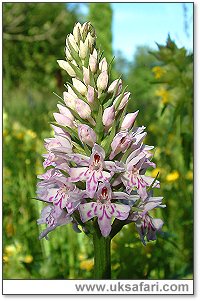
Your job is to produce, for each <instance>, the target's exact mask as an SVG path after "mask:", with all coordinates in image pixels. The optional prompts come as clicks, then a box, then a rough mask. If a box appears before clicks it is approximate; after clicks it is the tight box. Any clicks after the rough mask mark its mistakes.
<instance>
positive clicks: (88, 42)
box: [85, 32, 95, 48]
mask: <svg viewBox="0 0 200 301" xmlns="http://www.w3.org/2000/svg"><path fill="white" fill-rule="evenodd" d="M85 43H86V45H89V47H90V48H92V47H93V45H94V43H95V38H94V37H92V36H91V33H90V32H89V33H88V34H87V37H86V39H85Z"/></svg>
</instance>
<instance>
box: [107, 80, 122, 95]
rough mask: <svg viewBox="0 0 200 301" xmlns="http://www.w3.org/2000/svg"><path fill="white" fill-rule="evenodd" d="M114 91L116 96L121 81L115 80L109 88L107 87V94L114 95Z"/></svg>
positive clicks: (119, 90)
mask: <svg viewBox="0 0 200 301" xmlns="http://www.w3.org/2000/svg"><path fill="white" fill-rule="evenodd" d="M116 89H117V92H116V96H118V95H119V93H120V92H121V89H122V80H121V79H116V80H114V81H113V82H112V83H111V84H110V86H109V87H108V93H114V92H115V90H116Z"/></svg>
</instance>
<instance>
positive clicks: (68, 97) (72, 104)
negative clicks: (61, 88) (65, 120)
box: [63, 92, 77, 110]
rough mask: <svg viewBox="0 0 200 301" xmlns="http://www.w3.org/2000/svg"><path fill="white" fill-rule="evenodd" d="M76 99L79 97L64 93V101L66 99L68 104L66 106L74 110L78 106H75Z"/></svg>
mask: <svg viewBox="0 0 200 301" xmlns="http://www.w3.org/2000/svg"><path fill="white" fill-rule="evenodd" d="M76 98H77V96H76V97H75V96H74V95H72V94H71V93H69V92H64V93H63V99H64V102H65V103H66V106H67V107H69V108H70V109H72V110H75V108H76V105H75V99H76Z"/></svg>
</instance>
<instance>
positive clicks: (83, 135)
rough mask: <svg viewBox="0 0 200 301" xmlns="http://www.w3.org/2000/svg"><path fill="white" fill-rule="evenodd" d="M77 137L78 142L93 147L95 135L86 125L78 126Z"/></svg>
mask: <svg viewBox="0 0 200 301" xmlns="http://www.w3.org/2000/svg"><path fill="white" fill-rule="evenodd" d="M78 135H79V138H80V140H81V141H82V142H83V143H86V144H88V145H89V146H91V147H93V146H94V143H95V142H96V134H95V132H94V130H93V129H92V128H90V127H89V126H88V125H86V124H79V125H78Z"/></svg>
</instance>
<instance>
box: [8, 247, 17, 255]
mask: <svg viewBox="0 0 200 301" xmlns="http://www.w3.org/2000/svg"><path fill="white" fill-rule="evenodd" d="M16 251H17V250H16V247H15V246H14V245H8V246H6V247H5V252H6V255H8V256H12V255H14V254H15V253H16Z"/></svg>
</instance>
